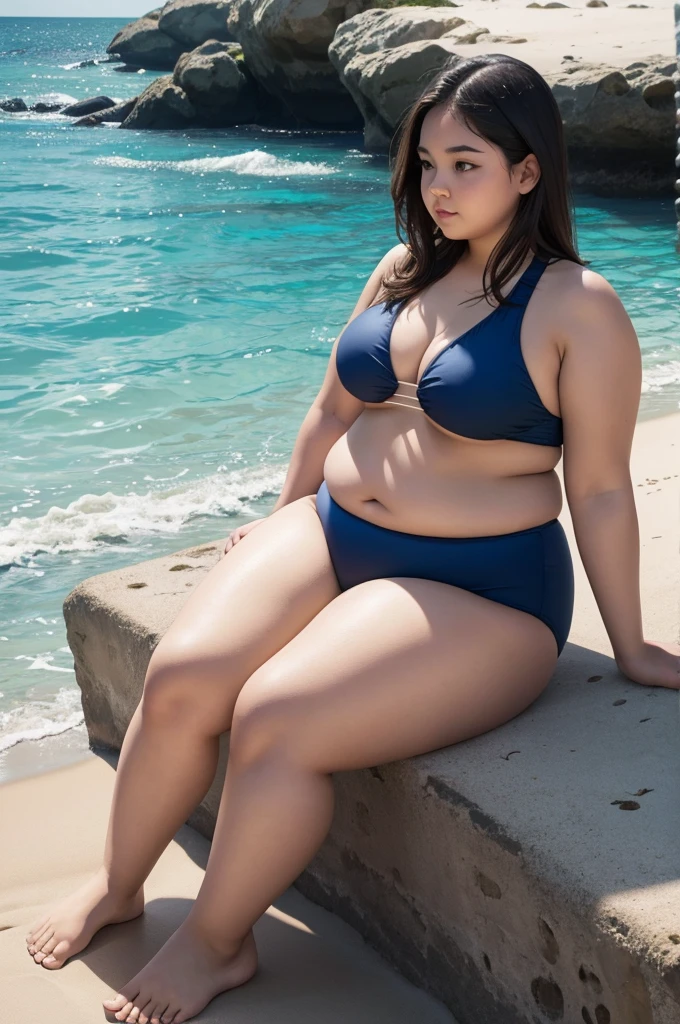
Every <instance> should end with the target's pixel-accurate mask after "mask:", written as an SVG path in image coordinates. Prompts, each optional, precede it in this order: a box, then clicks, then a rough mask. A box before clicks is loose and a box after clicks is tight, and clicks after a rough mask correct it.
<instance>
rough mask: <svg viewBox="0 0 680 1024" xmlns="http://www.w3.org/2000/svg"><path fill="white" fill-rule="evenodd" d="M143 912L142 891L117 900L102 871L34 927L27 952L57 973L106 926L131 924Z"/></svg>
mask: <svg viewBox="0 0 680 1024" xmlns="http://www.w3.org/2000/svg"><path fill="white" fill-rule="evenodd" d="M143 911H144V889H143V887H142V888H141V889H140V890H139V891H138V892H137V893H135V895H134V896H128V897H121V896H116V895H114V893H112V892H111V891H110V887H109V882H108V876H107V874H106V872H105V871H104V870H103V869H100V870H99V871H98V872H97V874H96V875H94V876H93V877H92V878H91V879H90V880H89V881H88V882H85V884H84V885H82V886H81V887H80V889H77V890H76V891H75V892H74V893H73V894H72V895H71V896H68V897H67V898H66V899H65V900H62V901H61V903H58V904H57V905H56V906H55V907H53V908H52V909H51V910H50V911H49V912H48V913H47V914H45V916H44V917H42V918H40V919H39V920H37V921H36V922H34V924H33V925H31V927H30V929H29V933H28V935H27V936H26V945H27V946H28V952H29V953H30V955H31V956H32V957H33V959H34V960H35V962H36V963H37V964H41V965H42V966H43V967H47V968H48V969H49V970H51V971H56V970H58V968H59V967H63V965H64V963H65V961H66V960H68V958H69V957H70V956H75V954H76V953H80V951H81V950H82V949H84V948H85V946H87V944H88V942H89V941H90V939H91V938H92V936H93V935H94V933H95V932H97V931H99V929H100V928H103V927H104V925H105V924H120V923H121V922H122V921H131V920H132V918H133V917H139V915H140V914H141V913H142V912H143Z"/></svg>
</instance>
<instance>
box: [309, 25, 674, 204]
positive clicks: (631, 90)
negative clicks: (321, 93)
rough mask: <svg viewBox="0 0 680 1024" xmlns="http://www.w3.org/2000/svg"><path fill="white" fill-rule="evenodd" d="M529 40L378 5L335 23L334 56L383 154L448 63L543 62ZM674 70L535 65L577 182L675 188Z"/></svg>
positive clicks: (608, 187)
mask: <svg viewBox="0 0 680 1024" xmlns="http://www.w3.org/2000/svg"><path fill="white" fill-rule="evenodd" d="M526 42H527V41H526V39H524V38H522V37H513V36H508V35H505V36H503V35H495V34H492V33H491V32H490V31H489V30H488V29H487V28H481V27H478V26H475V25H473V24H471V23H470V22H468V21H465V20H464V19H463V18H460V17H458V16H457V14H456V12H455V11H447V10H446V9H443V8H436V9H431V10H428V9H427V8H416V7H413V8H408V7H402V8H394V9H391V10H378V9H373V10H367V11H364V12H362V13H360V14H357V15H356V16H355V17H353V18H350V19H348V20H347V21H344V22H343V23H342V24H341V25H339V26H338V29H337V31H336V34H335V37H334V39H333V42H332V43H331V45H330V47H329V50H328V56H329V58H330V60H331V62H332V64H333V66H334V67H335V68H336V69H337V71H338V75H339V77H340V80H341V81H342V82H343V84H344V86H345V87H346V89H347V90H348V92H350V93H351V94H352V97H353V98H354V101H355V103H356V105H357V107H358V108H359V109H360V110H361V113H362V115H363V118H364V141H365V148H366V149H367V150H369V151H372V152H385V153H386V152H388V151H389V148H390V145H391V142H392V139H393V136H394V132H395V129H396V127H397V125H398V124H399V121H400V120H401V118H402V116H403V114H404V113H405V111H406V110H407V108H408V107H409V106H410V105H411V104H412V103H413V102H414V101H415V100H416V99H417V97H418V95H419V94H420V92H421V91H422V88H423V84H424V83H425V82H427V81H428V79H429V78H430V77H431V76H433V75H434V74H435V73H436V72H437V71H438V70H439V69H440V68H441V67H442V66H443V65H444V64H445V63H446V62H447V61H449V60H451V59H452V58H453V59H456V58H459V59H463V56H467V55H468V53H469V52H470V50H471V49H472V48H471V47H469V44H470V43H474V44H475V46H474V52H475V53H484V52H512V53H513V55H515V56H517V57H518V58H519V59H520V60H526V61H527V62H528V63H531V64H533V65H534V66H536V63H535V62H534V61H532V59H531V53H530V52H525V50H526V47H525V46H522V45H521V44H526ZM499 44H500V45H499ZM675 68H676V64H675V61H674V60H673V59H672V58H671V57H670V56H665V55H658V54H657V55H654V56H652V57H649V58H645V59H641V60H637V61H635V62H633V63H632V64H628V65H626V66H625V67H623V68H617V67H615V66H614V65H613V64H593V63H590V64H589V63H586V62H585V61H576V60H569V61H566V60H565V61H564V62H563V66H562V67H560V66H559V64H558V63H557V61H554V60H551V61H550V64H549V66H548V67H545V68H542V67H538V68H537V69H538V70H539V71H540V72H541V74H542V75H543V77H544V78H545V80H546V81H547V82H548V84H549V85H550V87H551V89H552V92H553V95H554V97H555V99H556V101H557V104H558V106H559V108H560V112H561V115H562V120H563V122H564V128H565V137H566V141H567V147H568V152H569V161H570V173H571V180H572V182H573V183H574V184H575V185H577V186H580V187H584V188H589V189H592V190H594V191H596V192H598V193H599V194H618V195H650V194H660V193H665V192H667V190H668V189H669V188H672V179H673V150H674V120H675V110H674V100H673V95H674V84H673V77H672V76H673V72H674V70H675Z"/></svg>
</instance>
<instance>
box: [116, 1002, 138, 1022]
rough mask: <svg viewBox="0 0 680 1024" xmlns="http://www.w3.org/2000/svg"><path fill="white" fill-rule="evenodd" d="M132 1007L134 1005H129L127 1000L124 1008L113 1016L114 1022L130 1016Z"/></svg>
mask: <svg viewBox="0 0 680 1024" xmlns="http://www.w3.org/2000/svg"><path fill="white" fill-rule="evenodd" d="M134 1005H135V1004H134V1003H131V1002H130V1000H127V1001H126V1002H125V1004H124V1006H123V1007H122V1008H121V1009H120V1010H119V1011H118V1013H116V1014H115V1018H116V1020H125V1018H126V1017H128V1016H129V1015H130V1010H131V1009H132V1007H133V1006H134Z"/></svg>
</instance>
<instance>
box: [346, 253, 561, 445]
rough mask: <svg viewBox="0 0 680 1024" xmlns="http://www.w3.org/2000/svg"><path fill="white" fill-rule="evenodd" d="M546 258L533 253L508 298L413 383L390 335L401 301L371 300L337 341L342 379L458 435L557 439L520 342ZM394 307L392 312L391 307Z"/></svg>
mask: <svg viewBox="0 0 680 1024" xmlns="http://www.w3.org/2000/svg"><path fill="white" fill-rule="evenodd" d="M547 265H548V264H547V261H545V260H542V259H539V257H538V256H534V258H533V259H532V261H531V263H530V264H529V266H528V267H527V269H526V270H525V271H524V273H523V274H522V276H521V277H520V279H519V281H518V282H517V284H516V285H515V286H514V288H513V289H512V291H511V292H510V293H509V295H508V296H506V298H507V299H513V300H515V303H516V305H513V306H495V307H494V309H493V310H492V311H491V312H490V313H489V314H488V316H485V317H484V319H483V320H480V321H479V323H476V324H474V326H473V327H471V328H470V329H469V330H468V331H465V333H464V334H461V335H460V336H459V337H458V338H456V339H454V341H451V342H449V343H448V344H447V345H446V346H445V348H443V349H442V350H441V351H440V352H438V353H437V355H436V356H435V357H434V358H433V359H431V360H430V362H429V363H428V365H427V367H426V368H425V372H424V373H423V374H422V376H421V378H420V380H419V381H418V383H417V384H413V383H411V382H409V381H400V380H398V379H397V377H396V375H395V373H394V370H393V368H392V360H391V358H390V337H391V334H392V326H393V324H394V321H395V320H396V318H397V314H398V312H399V307H400V305H401V304H400V303H396V304H395V306H394V309H393V311H392V312H391V313H388V312H387V311H386V309H385V302H380V303H378V304H377V305H375V306H369V307H368V309H365V310H363V311H362V312H361V313H359V315H358V316H356V317H355V318H354V319H353V320H352V321H350V323H349V324H348V325H347V327H346V328H345V330H344V331H343V333H342V335H341V336H340V339H339V341H338V346H337V349H336V354H335V358H336V368H337V373H338V377H339V378H340V382H341V383H342V385H343V387H344V388H345V389H346V390H347V391H349V392H350V394H352V395H354V397H355V398H358V399H360V400H361V401H363V402H382V403H384V404H385V405H401V406H402V407H406V408H411V409H420V410H421V411H422V412H424V413H425V414H426V415H427V416H428V417H429V418H430V419H431V420H434V422H435V423H438V424H439V425H440V426H442V427H444V429H445V430H450V431H451V432H452V433H454V434H459V435H460V436H462V437H470V438H476V439H478V440H483V441H493V440H500V439H506V440H510V441H524V442H526V443H528V444H544V445H554V446H556V447H559V446H561V445H562V419H561V417H560V416H555V415H554V414H553V413H551V412H550V411H549V410H548V409H546V407H545V406H544V405H543V402H542V401H541V399H540V398H539V396H538V392H537V391H536V388H535V387H534V384H533V381H532V380H531V377H530V376H529V371H528V370H527V367H526V363H525V362H524V357H523V356H522V349H521V346H520V327H521V325H522V318H523V316H524V310H525V309H526V306H527V303H528V301H529V299H530V297H531V294H532V292H533V290H534V288H535V286H536V283H537V281H538V279H539V278H540V276H541V274H542V273H543V271H544V270H545V268H546V267H547ZM395 310H396V312H395Z"/></svg>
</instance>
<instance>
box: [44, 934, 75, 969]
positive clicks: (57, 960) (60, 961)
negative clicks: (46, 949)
mask: <svg viewBox="0 0 680 1024" xmlns="http://www.w3.org/2000/svg"><path fill="white" fill-rule="evenodd" d="M69 952H70V944H69V943H68V942H67V941H66V939H62V941H61V942H58V943H57V944H56V946H55V947H54V949H53V950H52V952H51V953H48V955H47V956H46V957H45V959H44V960H43V962H42V965H43V967H48V968H49V969H50V970H51V971H56V970H58V969H59V968H60V967H63V966H64V962H65V961H66V960H68V958H69Z"/></svg>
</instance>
